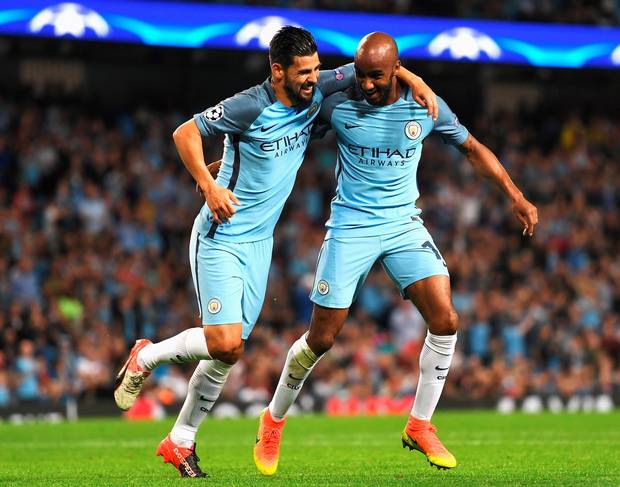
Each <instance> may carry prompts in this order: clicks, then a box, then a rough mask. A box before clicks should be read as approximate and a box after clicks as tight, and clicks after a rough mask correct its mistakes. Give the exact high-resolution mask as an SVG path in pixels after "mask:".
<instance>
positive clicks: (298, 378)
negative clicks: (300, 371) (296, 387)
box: [288, 374, 304, 380]
mask: <svg viewBox="0 0 620 487" xmlns="http://www.w3.org/2000/svg"><path fill="white" fill-rule="evenodd" d="M288 376H289V377H290V378H291V379H293V380H304V378H303V377H295V376H294V375H293V374H289V375H288Z"/></svg>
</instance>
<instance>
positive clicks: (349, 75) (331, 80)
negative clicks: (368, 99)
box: [318, 63, 355, 98]
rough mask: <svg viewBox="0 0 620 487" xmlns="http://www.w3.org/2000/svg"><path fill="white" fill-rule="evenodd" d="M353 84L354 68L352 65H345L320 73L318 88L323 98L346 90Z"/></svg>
mask: <svg viewBox="0 0 620 487" xmlns="http://www.w3.org/2000/svg"><path fill="white" fill-rule="evenodd" d="M354 84H355V68H354V67H353V63H349V64H345V65H344V66H340V67H339V68H336V69H326V70H323V71H321V72H320V74H319V82H318V88H319V90H320V91H321V93H322V94H323V96H324V97H326V98H327V97H328V96H329V95H331V94H333V93H336V92H338V91H343V90H346V89H347V88H350V87H351V86H353V85H354Z"/></svg>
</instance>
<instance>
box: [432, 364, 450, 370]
mask: <svg viewBox="0 0 620 487" xmlns="http://www.w3.org/2000/svg"><path fill="white" fill-rule="evenodd" d="M449 368H450V367H439V365H435V370H448V369H449Z"/></svg>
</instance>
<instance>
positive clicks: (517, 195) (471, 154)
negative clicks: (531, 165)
mask: <svg viewBox="0 0 620 487" xmlns="http://www.w3.org/2000/svg"><path fill="white" fill-rule="evenodd" d="M459 150H460V151H461V152H462V153H463V154H465V156H466V157H467V160H468V161H469V162H470V163H471V165H472V166H473V167H474V169H475V170H476V173H477V174H479V175H481V176H483V177H485V178H487V179H490V180H491V181H493V182H494V183H495V184H496V185H497V186H499V188H500V189H501V190H502V191H503V192H504V193H505V194H506V195H507V196H508V197H509V198H510V200H511V201H512V212H513V213H514V214H515V216H516V217H517V218H518V219H519V221H520V222H521V223H522V224H523V226H524V229H523V235H529V236H530V237H531V236H532V235H534V227H535V226H536V224H537V223H538V210H536V207H535V206H534V205H533V204H532V203H530V202H529V201H528V200H527V199H526V198H525V196H523V193H521V191H520V190H519V188H518V187H517V185H516V184H515V183H514V182H513V181H512V179H510V176H509V175H508V173H507V172H506V169H504V166H502V164H501V163H500V162H499V160H498V159H497V157H495V154H493V152H492V151H491V150H490V149H489V148H488V147H487V146H485V145H484V144H481V143H480V142H478V141H477V140H476V138H475V137H474V136H473V135H471V134H469V135H468V136H467V139H465V142H463V144H462V145H460V146H459Z"/></svg>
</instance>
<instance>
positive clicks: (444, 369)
mask: <svg viewBox="0 0 620 487" xmlns="http://www.w3.org/2000/svg"><path fill="white" fill-rule="evenodd" d="M455 346H456V333H455V334H454V335H433V334H432V333H431V332H430V331H429V332H428V333H427V334H426V339H425V340H424V347H423V348H422V352H421V353H420V378H419V380H418V388H417V390H416V394H415V400H414V401H413V408H412V409H411V415H412V416H413V417H414V418H417V419H422V420H424V421H430V419H431V417H432V416H433V413H434V412H435V408H436V407H437V403H438V402H439V398H440V397H441V391H443V385H444V384H445V382H446V377H447V375H448V370H449V369H450V364H451V363H452V357H453V356H454V347H455Z"/></svg>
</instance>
